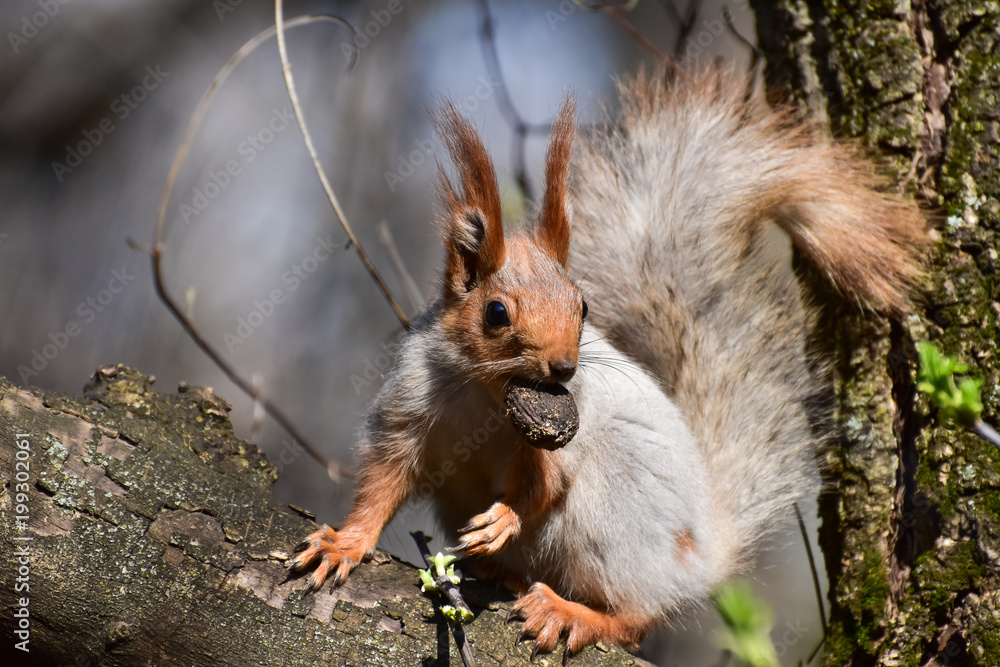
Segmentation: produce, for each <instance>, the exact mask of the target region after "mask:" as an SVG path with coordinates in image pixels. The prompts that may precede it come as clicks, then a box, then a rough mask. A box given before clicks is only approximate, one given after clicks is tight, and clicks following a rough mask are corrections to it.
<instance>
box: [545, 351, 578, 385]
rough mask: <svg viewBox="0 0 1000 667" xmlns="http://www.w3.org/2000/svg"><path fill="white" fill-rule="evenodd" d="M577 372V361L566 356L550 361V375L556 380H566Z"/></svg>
mask: <svg viewBox="0 0 1000 667" xmlns="http://www.w3.org/2000/svg"><path fill="white" fill-rule="evenodd" d="M575 373H576V362H575V361H573V360H572V359H570V358H569V357H566V358H565V359H563V360H561V361H550V362H549V375H551V376H552V379H553V380H555V381H556V382H566V381H568V380H569V379H570V378H572V377H573V375H574V374H575Z"/></svg>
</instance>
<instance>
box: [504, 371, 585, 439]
mask: <svg viewBox="0 0 1000 667" xmlns="http://www.w3.org/2000/svg"><path fill="white" fill-rule="evenodd" d="M504 402H505V403H506V405H507V416H508V417H509V418H510V422H511V423H512V424H513V425H514V428H516V429H517V431H518V432H519V433H520V434H521V435H523V436H524V439H525V440H527V441H528V442H529V443H530V444H532V445H534V446H535V447H538V448H540V449H547V450H549V451H551V450H554V449H559V448H560V447H564V446H565V445H566V444H567V443H568V442H569V441H570V440H572V439H573V436H575V435H576V432H577V431H578V430H580V414H579V412H577V410H576V401H575V400H573V395H572V394H571V393H569V391H567V389H566V387H564V386H562V385H561V384H551V385H545V384H537V383H533V382H528V381H517V380H514V381H512V382H511V384H510V387H509V389H508V390H507V396H506V398H505V401H504Z"/></svg>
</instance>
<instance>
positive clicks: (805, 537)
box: [792, 503, 826, 663]
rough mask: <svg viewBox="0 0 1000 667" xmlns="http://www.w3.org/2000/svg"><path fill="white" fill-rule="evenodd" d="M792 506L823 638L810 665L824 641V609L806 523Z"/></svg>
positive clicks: (811, 657)
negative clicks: (806, 560)
mask: <svg viewBox="0 0 1000 667" xmlns="http://www.w3.org/2000/svg"><path fill="white" fill-rule="evenodd" d="M792 506H793V507H794V508H795V518H796V519H798V521H799V532H801V533H802V542H803V543H805V545H806V555H807V556H808V557H809V569H810V570H811V571H812V579H813V589H814V590H815V591H816V604H818V605H819V619H820V622H821V623H822V624H823V638H822V639H820V640H819V644H817V645H816V648H814V649H813V652H812V653H810V654H809V659H808V660H807V661H806V663H810V662H812V661H813V658H815V657H816V654H817V653H819V649H820V648H821V647H822V646H823V642H825V641H826V609H824V607H823V591H822V589H821V588H820V585H819V574H818V573H817V572H816V560H815V559H814V558H813V550H812V545H811V544H809V533H808V531H806V523H805V521H803V520H802V512H801V511H800V510H799V504H798V503H793V504H792Z"/></svg>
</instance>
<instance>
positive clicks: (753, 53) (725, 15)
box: [722, 5, 760, 99]
mask: <svg viewBox="0 0 1000 667" xmlns="http://www.w3.org/2000/svg"><path fill="white" fill-rule="evenodd" d="M722 22H723V23H725V24H726V28H727V29H728V30H729V32H730V33H732V35H733V37H735V38H736V39H737V40H739V42H740V43H741V44H743V45H744V46H745V47H747V48H748V49H750V65H749V67H747V71H748V72H750V73H752V74H753V77H752V78H751V79H750V83H749V84H748V86H749V88H748V89H747V92H746V98H747V99H750V97H751V95H752V94H753V87H754V86H755V85H756V84H757V64H758V63H759V62H760V50H759V49H758V48H757V45H756V44H754V43H753V42H751V41H750V40H749V39H747V38H746V37H744V36H743V35H742V34H741V33H740V31H739V30H737V29H736V26H735V25H733V13H732V12H731V11H729V7H728V6H727V5H723V6H722Z"/></svg>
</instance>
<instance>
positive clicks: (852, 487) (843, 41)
mask: <svg viewBox="0 0 1000 667" xmlns="http://www.w3.org/2000/svg"><path fill="white" fill-rule="evenodd" d="M755 7H757V8H758V31H759V32H760V44H761V47H762V49H763V50H764V55H765V57H766V58H767V61H768V64H767V70H766V71H767V78H768V80H769V82H770V83H771V84H772V85H776V86H778V87H779V89H780V90H782V91H784V95H785V97H786V98H789V99H792V100H795V101H798V102H799V103H800V104H805V105H807V106H808V107H809V108H810V109H813V110H815V109H821V110H822V111H823V113H822V114H820V115H818V116H817V115H816V114H814V116H817V117H818V118H819V120H821V121H826V122H828V123H829V126H830V128H831V133H832V134H833V135H835V136H838V137H843V138H848V139H854V140H860V141H861V142H862V143H863V144H864V145H865V146H867V147H869V148H870V149H871V150H873V151H875V153H876V154H877V155H878V156H880V162H881V163H882V165H883V167H884V170H885V172H886V173H887V175H888V177H889V178H890V180H891V181H892V183H893V186H894V187H896V188H898V189H899V190H901V191H905V192H907V193H909V194H911V195H916V196H917V197H918V198H919V200H920V204H921V205H923V206H924V207H925V208H926V209H927V210H928V219H929V221H930V224H931V225H932V226H933V227H934V228H935V230H936V232H935V233H936V235H937V238H938V240H937V243H936V246H935V248H934V250H933V252H932V253H931V254H930V256H929V257H928V258H927V268H928V278H927V280H926V281H925V284H924V285H923V290H922V294H921V295H920V296H918V298H917V308H916V310H917V313H916V315H914V316H912V317H909V318H907V319H906V320H905V321H902V322H893V323H891V324H885V323H882V324H876V325H869V324H865V323H864V322H863V321H862V320H861V318H859V317H856V316H850V315H848V316H846V317H845V316H844V310H843V308H844V307H843V306H842V305H838V304H831V305H829V306H828V308H830V309H831V310H832V311H833V312H836V313H837V315H838V316H837V318H826V320H827V321H831V320H832V321H835V322H836V323H837V326H836V328H833V327H830V328H828V329H827V330H825V331H823V332H822V335H823V338H824V341H823V344H824V345H825V349H826V350H827V351H828V352H829V353H831V354H832V355H834V356H835V358H836V359H837V362H836V364H835V369H834V383H835V393H836V398H837V413H836V418H835V422H836V427H837V433H838V437H837V439H836V441H835V442H834V444H833V446H832V447H831V449H830V453H829V461H828V463H829V468H828V469H829V472H830V482H831V483H830V487H829V488H830V491H829V493H828V494H827V495H826V496H825V498H824V499H823V501H822V502H821V508H822V509H821V514H822V518H823V522H824V525H823V529H822V535H821V541H822V544H823V548H824V552H825V556H826V558H827V570H828V574H829V577H830V581H831V592H830V602H831V606H832V609H831V628H830V636H829V639H828V644H827V651H826V658H825V660H826V664H828V665H847V664H851V665H932V664H933V665H945V664H947V665H960V664H979V665H1000V640H998V637H1000V592H998V587H1000V452H998V451H997V450H996V448H994V447H992V446H991V445H989V444H987V443H985V442H983V441H981V440H979V439H978V438H977V437H976V436H974V435H972V434H970V433H968V432H963V431H958V430H952V429H949V428H947V427H942V426H940V425H938V424H937V423H936V420H935V418H934V414H933V410H932V409H931V407H930V406H929V405H928V404H927V403H926V402H925V401H924V400H923V399H921V398H920V397H918V396H915V392H914V391H913V381H912V372H913V369H914V363H915V359H916V355H915V352H914V347H913V346H914V341H916V340H921V339H931V340H934V341H935V342H937V344H938V345H939V346H940V347H941V348H942V349H943V350H944V351H945V352H946V353H948V354H951V355H957V356H958V357H959V358H961V359H962V360H963V361H965V362H967V363H969V365H970V366H971V372H973V373H975V374H977V375H979V376H981V377H983V378H984V380H985V384H984V391H983V403H984V405H985V413H984V416H985V417H986V419H987V420H991V419H992V420H994V421H995V420H996V415H997V405H998V394H997V382H998V379H1000V357H998V355H997V345H998V341H1000V338H998V328H997V319H998V316H1000V303H998V302H1000V298H998V293H997V290H998V287H997V283H996V279H995V278H996V266H997V258H998V251H1000V241H998V238H997V232H998V229H1000V161H998V155H1000V48H998V42H1000V32H998V30H997V25H998V24H1000V5H998V3H997V2H993V1H987V2H983V1H979V0H958V1H957V2H947V3H945V2H937V3H935V2H907V1H906V0H902V1H895V2H894V1H887V0H882V1H878V2H837V1H833V0H807V1H804V2H801V1H799V2H797V1H794V0H777V1H775V0H761V1H759V2H755ZM761 17H771V20H769V21H761V20H760V19H761ZM790 27H793V29H789V28H790Z"/></svg>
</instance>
